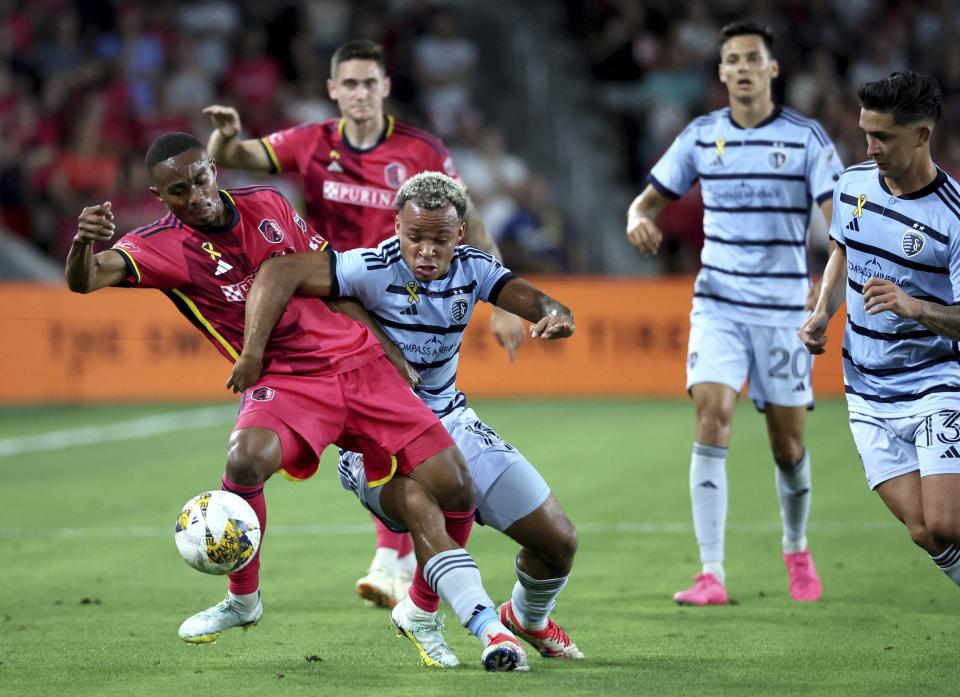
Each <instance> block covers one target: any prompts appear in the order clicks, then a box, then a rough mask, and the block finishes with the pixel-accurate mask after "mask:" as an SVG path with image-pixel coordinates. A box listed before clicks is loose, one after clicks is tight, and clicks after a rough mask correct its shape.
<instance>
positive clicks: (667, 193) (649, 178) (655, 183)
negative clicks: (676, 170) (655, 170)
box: [647, 174, 680, 201]
mask: <svg viewBox="0 0 960 697" xmlns="http://www.w3.org/2000/svg"><path fill="white" fill-rule="evenodd" d="M647 182H648V183H649V184H650V186H652V187H653V188H654V189H656V190H657V191H659V192H660V193H661V194H663V195H664V196H666V197H667V198H668V199H670V200H672V201H676V200H677V199H678V198H680V194H678V193H676V192H674V191H671V190H670V189H668V188H667V187H666V186H664V185H663V184H661V183H660V180H659V179H657V178H656V177H655V176H653V175H652V174H648V175H647Z"/></svg>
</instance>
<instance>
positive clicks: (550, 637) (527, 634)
mask: <svg viewBox="0 0 960 697" xmlns="http://www.w3.org/2000/svg"><path fill="white" fill-rule="evenodd" d="M497 614H499V615H500V621H501V622H503V625H504V626H505V627H506V628H507V629H509V630H510V631H511V632H513V633H514V634H516V635H517V636H518V637H520V638H521V639H523V640H524V641H526V642H527V643H528V644H530V646H532V647H533V648H535V649H536V650H537V651H539V652H540V655H541V656H543V657H544V658H578V659H579V658H585V656H584V655H583V652H582V651H581V650H580V649H578V648H577V645H576V644H574V643H573V642H572V641H570V637H569V636H567V633H566V632H565V631H563V630H562V629H561V628H560V625H558V624H557V623H556V622H554V621H553V620H551V619H549V618H548V619H547V626H546V627H544V628H543V629H538V630H527V629H524V628H523V625H522V624H520V620H519V619H518V618H517V616H516V615H515V614H514V613H513V601H512V600H508V601H507V602H505V603H504V604H503V605H501V606H500V607H499V608H497Z"/></svg>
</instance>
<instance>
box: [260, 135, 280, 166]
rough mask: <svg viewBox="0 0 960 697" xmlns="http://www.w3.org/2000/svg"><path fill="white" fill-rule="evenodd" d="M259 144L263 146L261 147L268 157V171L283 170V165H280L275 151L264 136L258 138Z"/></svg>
mask: <svg viewBox="0 0 960 697" xmlns="http://www.w3.org/2000/svg"><path fill="white" fill-rule="evenodd" d="M260 145H262V146H263V149H264V150H265V151H266V152H267V157H268V158H269V159H270V173H271V174H279V173H280V172H282V171H283V167H281V166H280V160H279V159H277V153H276V152H274V150H273V146H272V145H270V143H268V142H267V139H266V138H261V139H260Z"/></svg>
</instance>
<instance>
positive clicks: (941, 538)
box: [918, 515, 960, 549]
mask: <svg viewBox="0 0 960 697" xmlns="http://www.w3.org/2000/svg"><path fill="white" fill-rule="evenodd" d="M926 528H927V530H928V531H929V534H930V536H931V537H932V538H933V541H934V542H935V543H936V548H937V549H939V548H940V547H942V546H943V545H951V544H956V543H958V542H960V520H958V519H957V517H956V516H953V515H933V516H930V518H929V519H928V520H927V521H926ZM918 544H919V543H918ZM922 546H923V545H921V547H922Z"/></svg>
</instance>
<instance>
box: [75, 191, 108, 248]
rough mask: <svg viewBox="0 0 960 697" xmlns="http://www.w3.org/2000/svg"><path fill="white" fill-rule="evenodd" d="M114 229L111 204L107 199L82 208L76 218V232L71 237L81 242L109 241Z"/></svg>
mask: <svg viewBox="0 0 960 697" xmlns="http://www.w3.org/2000/svg"><path fill="white" fill-rule="evenodd" d="M115 231H116V225H114V223H113V204H112V203H110V202H109V201H107V202H106V203H101V204H100V205H99V206H89V207H87V208H84V209H83V212H81V213H80V217H79V218H77V234H76V235H75V236H74V238H73V239H74V241H76V242H81V243H83V244H91V243H93V242H109V241H110V239H111V238H112V237H113V233H114V232H115Z"/></svg>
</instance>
